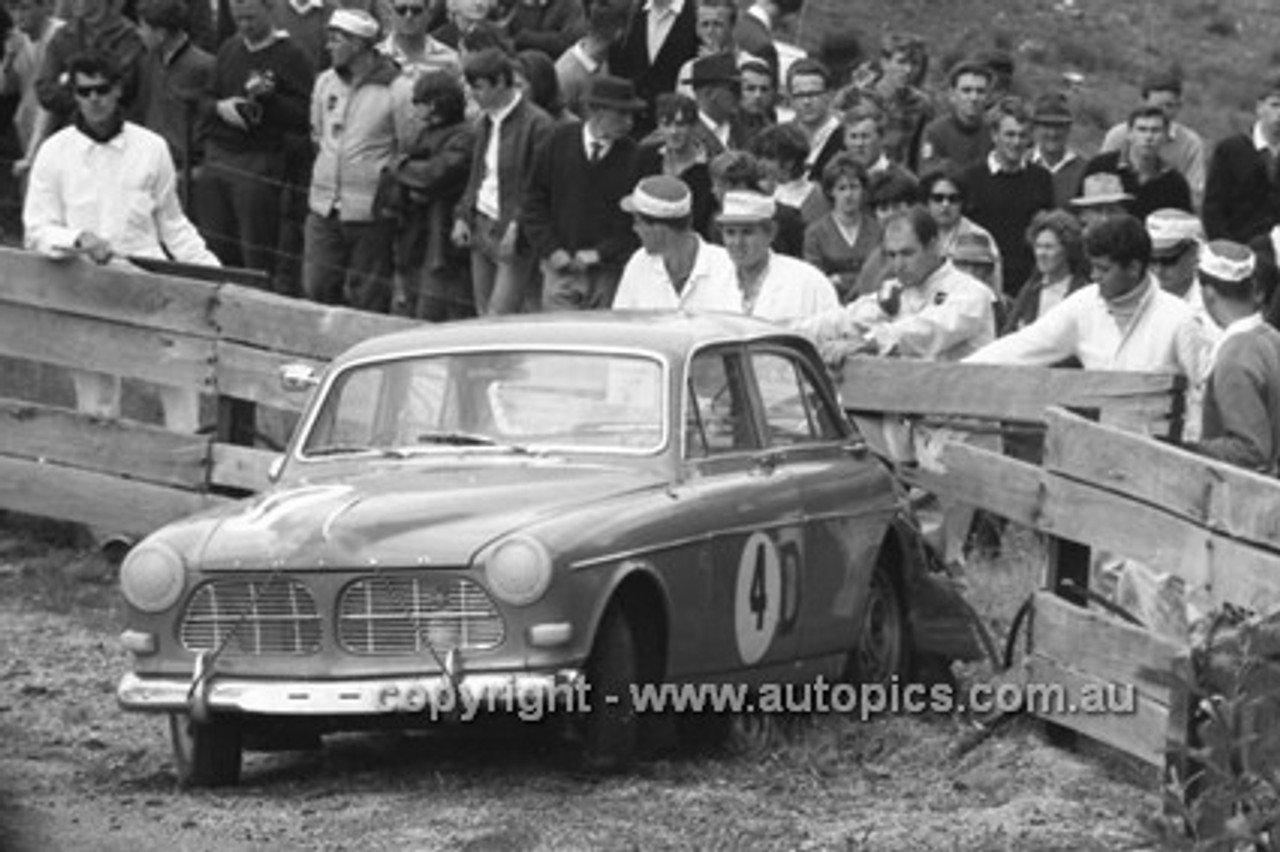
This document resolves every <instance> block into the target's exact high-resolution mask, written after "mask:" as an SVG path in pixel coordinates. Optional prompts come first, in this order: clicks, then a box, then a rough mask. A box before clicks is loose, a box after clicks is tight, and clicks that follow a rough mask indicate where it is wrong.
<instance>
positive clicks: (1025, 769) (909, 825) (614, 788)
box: [0, 516, 1159, 852]
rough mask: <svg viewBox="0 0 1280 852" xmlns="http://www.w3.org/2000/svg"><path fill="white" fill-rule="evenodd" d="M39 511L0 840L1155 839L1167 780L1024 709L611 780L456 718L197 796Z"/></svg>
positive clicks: (994, 596) (986, 580) (656, 844)
mask: <svg viewBox="0 0 1280 852" xmlns="http://www.w3.org/2000/svg"><path fill="white" fill-rule="evenodd" d="M41 526H42V525H33V524H31V523H29V522H23V523H19V522H16V521H15V520H14V518H13V517H12V516H10V517H9V518H8V519H7V520H5V519H0V850H3V852H47V850H93V852H114V850H121V852H124V850H130V852H132V850H150V849H165V850H174V852H178V851H179V850H192V852H194V850H211V851H212V850H218V852H239V851H240V850H245V852H248V850H261V849H268V848H269V849H272V850H275V852H285V850H335V852H336V850H348V849H350V850H361V852H375V850H384V849H385V850H397V852H400V850H430V849H465V850H537V849H555V850H561V849H599V848H609V849H615V848H617V849H684V848H698V849H730V848H732V849H786V850H797V849H805V850H808V849H822V850H825V849H844V850H855V849H856V850H862V849H867V850H870V849H875V850H882V849H887V850H894V849H904V850H907V849H910V850H931V849H937V850H960V849H973V850H998V849H1016V850H1039V849H1062V850H1089V849H1098V850H1104V849H1106V850H1111V849H1154V848H1159V843H1158V841H1157V840H1156V835H1155V834H1154V833H1153V831H1152V830H1151V828H1150V826H1151V820H1152V818H1153V817H1154V816H1155V814H1156V813H1157V812H1158V809H1159V799H1158V796H1157V793H1156V789H1157V779H1156V777H1155V775H1154V774H1153V773H1152V772H1151V771H1149V770H1146V769H1143V768H1141V767H1138V766H1135V765H1133V764H1131V763H1128V762H1127V761H1125V760H1124V759H1121V758H1118V757H1117V756H1115V755H1114V754H1113V753H1111V752H1109V751H1107V750H1105V749H1103V748H1101V747H1088V746H1086V747H1085V748H1084V749H1083V750H1081V751H1077V752H1068V751H1063V750H1060V749H1057V748H1055V747H1052V746H1050V745H1049V744H1048V743H1047V742H1046V741H1045V739H1044V736H1043V733H1042V731H1041V729H1040V727H1039V726H1038V725H1036V724H1034V723H1032V722H1031V721H1030V720H1026V719H1020V720H1015V721H1013V722H1011V723H1009V724H1007V725H1006V726H1004V727H1002V728H1001V729H1000V730H999V731H998V732H997V733H996V735H994V736H993V737H991V738H989V739H986V740H985V741H983V742H981V744H979V745H978V746H976V747H975V748H972V749H971V750H969V751H968V752H967V753H965V754H963V755H959V756H957V751H958V748H959V746H960V745H961V744H962V743H965V742H967V741H968V739H967V738H968V737H970V736H971V735H972V732H973V730H974V728H973V724H972V722H970V721H968V720H965V719H963V718H958V717H939V716H933V717H919V718H907V717H885V718H881V719H878V720H876V721H873V722H869V723H859V722H857V721H856V720H853V719H849V718H842V717H836V716H827V717H805V718H799V719H790V720H787V721H786V722H782V723H772V722H762V721H760V720H750V721H747V722H743V723H740V724H739V725H738V728H737V730H736V731H735V735H734V738H733V742H732V745H731V747H730V748H729V749H728V750H726V751H725V752H723V753H720V754H716V755H701V756H692V755H689V756H685V755H680V756H675V757H672V758H668V759H661V760H653V761H649V762H646V763H643V764H641V765H639V766H638V767H637V768H635V769H634V770H632V771H631V772H629V773H627V774H623V775H620V776H614V777H607V778H595V777H585V776H582V775H578V774H575V773H573V772H572V771H570V770H569V769H567V768H566V764H565V763H564V762H563V761H562V760H561V759H560V757H559V754H560V751H559V750H558V749H557V748H556V745H557V743H556V742H555V740H554V739H553V738H552V737H550V736H549V735H548V734H547V732H545V731H543V730H541V729H538V728H535V727H531V726H527V725H523V724H521V723H518V722H514V721H512V722H510V723H507V724H489V725H486V726H463V725H455V726H452V727H450V728H447V729H442V730H439V731H437V732H433V733H431V734H425V735H393V734H376V735H350V736H344V737H341V738H330V739H326V742H325V747H324V749H323V750H321V751H317V752H290V753H279V754H252V753H251V754H249V755H248V756H247V758H246V767H245V776H244V782H243V784H242V785H241V786H240V787H238V788H236V789H233V790H228V791H215V792H205V791H201V792H186V791H182V790H179V789H178V786H177V782H176V778H175V774H174V769H173V764H172V761H171V759H170V754H169V746H168V740H167V733H166V729H165V725H164V722H163V720H162V719H160V718H150V717H140V716H135V715H129V714H125V713H123V712H121V711H120V710H119V709H118V708H117V707H116V704H115V699H114V688H115V685H116V682H117V680H118V678H119V676H120V674H121V673H122V672H123V671H125V669H126V667H127V664H128V661H127V658H126V655H125V654H124V653H123V652H122V651H121V650H120V649H119V647H118V645H117V642H116V636H117V633H118V629H119V628H118V623H117V619H116V615H115V612H114V609H115V606H116V599H115V591H114V588H113V587H112V585H111V584H110V583H102V582H87V581H85V580H83V579H75V578H72V577H71V576H69V574H68V571H67V570H66V569H67V566H68V565H69V564H71V563H72V562H73V561H74V560H75V558H76V557H77V555H78V552H77V551H76V550H75V549H74V548H72V547H70V546H68V544H67V542H66V540H65V538H64V537H60V535H59V534H57V532H56V531H55V532H54V533H52V534H51V533H50V531H49V529H46V528H39V527H41ZM33 527H36V528H33ZM1015 556H1016V558H1007V559H1005V560H1003V561H997V562H996V563H992V565H991V566H989V567H988V568H987V570H985V571H984V572H983V576H982V577H975V578H974V580H973V583H974V584H975V586H977V587H980V588H977V589H975V592H976V597H977V598H978V599H979V602H980V603H981V606H982V607H984V608H985V609H986V611H988V612H989V613H991V615H990V617H991V619H992V621H993V626H994V627H995V628H996V630H997V632H998V631H999V628H1000V620H1001V618H1003V617H1004V615H1002V614H1001V613H1000V612H996V609H997V608H999V607H993V605H992V601H997V602H999V601H1013V600H1014V598H1015V597H1016V593H1015V590H1016V589H1017V588H1018V587H1021V586H1024V585H1026V584H1027V583H1028V582H1031V581H1030V580H1029V579H1028V578H1027V574H1028V569H1027V567H1026V565H1025V564H1024V565H1019V564H1017V563H1018V562H1019V561H1022V562H1025V559H1023V558H1022V557H1020V556H1017V555H1016V554H1015ZM984 597H985V600H983V598H984ZM1015 605H1016V602H1015Z"/></svg>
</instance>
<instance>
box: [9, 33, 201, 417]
mask: <svg viewBox="0 0 1280 852" xmlns="http://www.w3.org/2000/svg"><path fill="white" fill-rule="evenodd" d="M69 68H70V75H71V77H70V80H71V90H72V93H73V97H74V99H75V103H76V114H75V118H74V124H73V125H72V126H70V127H65V128H63V129H62V130H60V131H58V132H57V133H55V134H54V135H53V136H51V137H49V139H48V140H47V141H46V142H45V143H44V144H43V145H42V146H40V150H39V151H38V152H37V153H36V159H35V162H34V164H33V165H32V168H31V178H30V184H29V187H28V190H27V197H26V204H25V206H24V208H23V213H22V220H23V227H24V230H25V232H26V245H27V248H29V249H34V250H35V251H39V252H43V253H44V254H47V255H50V256H53V257H62V258H70V257H74V256H76V255H79V256H81V257H85V258H88V259H89V260H91V261H93V262H94V263H97V264H108V263H111V262H113V261H116V260H117V259H120V260H123V259H126V258H128V257H129V256H130V255H138V256H142V257H149V258H165V257H166V256H168V257H173V258H174V259H176V260H179V261H183V262H187V263H199V264H206V265H210V266H217V265H218V259H217V258H216V257H215V256H214V255H213V254H212V253H211V252H210V251H209V249H208V248H206V247H205V244H204V240H202V239H201V238H200V234H199V233H198V232H197V231H196V229H195V227H194V226H193V225H192V224H191V222H190V221H188V220H187V217H186V216H185V215H183V212H182V207H181V205H180V204H179V203H178V193H177V175H176V172H175V169H174V166H173V159H172V157H170V155H169V148H168V145H167V144H166V143H165V141H164V138H163V137H161V136H159V135H158V134H156V133H153V132H151V131H150V130H147V129H146V128H144V127H139V126H138V125H136V124H134V123H132V122H128V121H125V120H124V117H123V116H122V115H121V112H120V96H121V87H120V78H119V76H118V74H117V71H116V69H115V66H114V65H113V64H112V63H111V61H110V60H109V59H107V58H106V57H105V56H103V55H101V54H84V55H81V56H79V57H76V58H75V59H73V60H72V61H71V63H70V65H69ZM72 379H73V381H74V383H75V389H76V405H77V407H78V408H79V409H80V410H81V411H85V412H88V413H91V414H96V415H99V416H102V417H111V418H117V417H119V416H120V380H119V379H118V378H116V377H115V376H111V375H107V374H103V373H95V372H88V371H80V370H77V371H74V372H73V373H72ZM160 399H161V403H162V404H163V406H164V415H165V423H166V425H167V426H168V427H169V428H170V429H172V430H174V431H183V432H194V431H195V430H196V428H197V427H198V425H199V424H198V418H199V406H198V402H199V400H198V397H197V396H196V394H195V393H194V392H193V391H190V390H184V389H180V388H161V389H160Z"/></svg>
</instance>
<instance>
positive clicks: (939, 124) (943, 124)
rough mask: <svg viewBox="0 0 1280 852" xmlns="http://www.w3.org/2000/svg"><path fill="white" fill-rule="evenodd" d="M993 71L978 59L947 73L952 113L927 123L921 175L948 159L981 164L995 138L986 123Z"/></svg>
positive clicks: (961, 165) (922, 141)
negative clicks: (984, 115)
mask: <svg viewBox="0 0 1280 852" xmlns="http://www.w3.org/2000/svg"><path fill="white" fill-rule="evenodd" d="M994 77H995V75H994V72H993V71H992V70H991V68H989V67H988V66H986V65H983V64H981V63H977V62H962V63H960V64H959V65H957V66H956V67H955V68H952V69H951V73H950V74H949V75H947V81H948V83H949V84H950V87H951V90H950V100H951V112H950V113H949V114H947V115H944V116H940V117H938V118H935V119H934V120H933V121H931V122H929V123H928V124H927V125H925V128H924V132H923V133H922V134H921V139H920V156H919V157H918V158H917V160H918V162H919V163H920V174H924V173H926V172H930V171H933V170H934V169H936V168H938V166H939V165H941V164H942V161H943V160H947V161H949V162H950V163H951V164H952V165H955V166H956V167H957V168H966V167H968V166H970V165H972V164H973V163H980V162H982V161H983V159H985V158H986V156H987V154H988V153H989V152H990V151H991V145H992V138H991V134H990V133H989V132H988V131H987V128H986V126H985V125H984V123H983V111H984V110H985V109H986V108H987V97H988V95H989V94H990V92H991V87H992V81H993V80H994Z"/></svg>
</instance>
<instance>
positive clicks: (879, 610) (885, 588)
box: [847, 558, 912, 685]
mask: <svg viewBox="0 0 1280 852" xmlns="http://www.w3.org/2000/svg"><path fill="white" fill-rule="evenodd" d="M866 610H867V611H866V616H865V617H864V618H863V621H862V633H861V635H860V636H859V637H858V643H857V645H856V646H855V647H854V649H853V650H852V651H850V653H849V661H848V666H847V670H848V679H849V680H851V681H853V682H854V683H879V684H886V685H887V684H889V683H890V682H892V681H893V680H894V679H895V678H897V679H899V680H901V679H904V678H906V677H908V676H909V675H910V673H911V657H912V649H911V630H910V627H909V626H908V624H907V610H906V607H905V606H904V605H903V600H902V594H901V592H900V590H899V588H898V584H897V583H896V582H895V581H894V578H893V575H892V574H890V572H889V569H888V567H887V566H886V565H885V564H884V560H883V558H882V559H880V560H878V561H877V562H876V567H875V570H874V571H873V572H872V574H871V583H870V584H869V585H868V586H867V606H866Z"/></svg>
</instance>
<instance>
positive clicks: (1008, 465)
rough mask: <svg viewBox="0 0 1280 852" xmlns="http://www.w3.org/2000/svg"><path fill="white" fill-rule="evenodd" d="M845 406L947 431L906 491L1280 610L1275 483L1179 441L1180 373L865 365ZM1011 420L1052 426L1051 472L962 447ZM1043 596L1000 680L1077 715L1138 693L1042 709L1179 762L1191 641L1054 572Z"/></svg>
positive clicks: (1047, 445) (1048, 432)
mask: <svg viewBox="0 0 1280 852" xmlns="http://www.w3.org/2000/svg"><path fill="white" fill-rule="evenodd" d="M842 396H843V399H844V401H845V406H846V407H847V408H848V409H850V410H851V411H852V412H853V413H855V414H856V415H859V416H860V417H861V418H862V419H863V421H864V422H868V423H870V424H871V426H872V428H878V427H879V426H883V425H884V424H891V425H892V426H893V428H896V429H897V431H898V432H899V433H903V432H904V430H903V428H902V426H901V425H900V424H902V423H904V422H905V423H906V424H916V425H917V426H918V424H933V425H934V426H937V425H940V424H941V425H946V426H947V428H948V430H949V431H947V432H944V433H940V434H942V438H941V439H939V440H938V441H935V445H934V446H932V447H930V449H929V451H928V452H927V453H918V454H916V453H911V452H908V453H905V454H904V455H902V456H900V457H899V461H900V464H899V466H898V468H899V473H900V474H901V476H902V477H903V478H904V479H905V480H906V481H907V482H909V483H911V484H914V485H917V486H920V487H922V488H924V489H926V490H929V491H932V492H934V493H937V494H941V495H944V496H946V497H949V498H951V499H953V500H957V501H961V502H964V503H969V504H971V505H974V506H978V507H981V508H983V509H985V510H987V511H990V512H993V513H995V514H998V515H1001V516H1003V517H1006V518H1009V519H1011V520H1013V521H1016V522H1017V523H1020V524H1023V525H1025V526H1028V527H1031V528H1033V529H1036V530H1039V531H1041V532H1043V533H1046V534H1048V535H1050V536H1052V537H1054V539H1055V541H1065V542H1075V543H1078V544H1079V545H1086V546H1088V547H1090V548H1099V549H1103V550H1106V551H1108V552H1111V553H1114V554H1116V555H1118V556H1121V557H1126V558H1129V559H1134V560H1138V561H1140V562H1142V563H1144V564H1146V565H1148V566H1150V567H1152V568H1154V569H1156V570H1159V571H1164V572H1168V573H1170V574H1173V575H1175V576H1177V577H1179V578H1181V579H1182V580H1183V582H1184V583H1185V588H1186V597H1187V599H1188V600H1192V601H1194V602H1195V603H1196V604H1198V605H1199V606H1201V607H1202V608H1206V609H1208V608H1213V607H1220V606H1221V605H1223V604H1225V603H1231V604H1235V605H1238V606H1243V607H1246V608H1249V609H1253V610H1256V611H1267V610H1270V609H1272V608H1274V607H1276V606H1277V605H1280V511H1277V509H1278V508H1280V482H1277V481H1276V480H1275V479H1272V478H1269V477H1264V476H1259V475H1257V474H1254V473H1251V472H1249V471H1245V470H1241V469H1239V468H1235V467H1232V466H1230V465H1226V464H1223V463H1221V462H1217V461H1213V460H1211V459H1207V458H1204V457H1202V456H1197V455H1194V454H1192V453H1190V452H1187V451H1186V450H1183V449H1181V448H1179V447H1178V446H1176V445H1174V444H1172V443H1170V442H1169V440H1170V439H1176V438H1177V437H1178V436H1179V434H1180V430H1181V417H1182V408H1183V406H1182V399H1181V397H1182V383H1181V381H1180V380H1179V379H1178V378H1177V377H1174V376H1169V375H1159V374H1132V373H1107V372H1085V371H1082V370H1055V369H1041V368H1025V367H1001V366H990V365H982V366H979V365H963V364H931V363H921V362H906V361H899V360H883V359H881V360H855V361H853V362H851V363H850V364H848V365H847V366H846V369H845V373H844V376H843V381H842ZM1068 407H1069V408H1071V409H1072V411H1068V410H1067V408H1068ZM1073 412H1074V413H1073ZM1080 413H1087V414H1088V415H1089V418H1086V417H1082V416H1080ZM868 418H869V419H868ZM1090 418H1092V419H1090ZM1010 421H1014V422H1021V423H1031V424H1035V426H1036V427H1037V428H1039V429H1042V430H1043V439H1044V442H1043V462H1042V464H1032V463H1029V462H1027V461H1023V460H1019V459H1017V458H1012V457H1009V456H1006V455H1004V454H1002V453H1001V452H999V451H997V450H996V449H993V448H990V447H988V448H984V447H983V446H978V445H975V443H973V442H968V441H966V435H965V430H966V428H973V429H975V431H992V430H993V429H994V430H997V431H998V429H999V427H1000V426H1001V425H1002V424H1007V423H1008V422H1010ZM908 434H910V433H909V431H908ZM948 436H950V437H948ZM1152 436H1157V437H1158V438H1160V440H1158V439H1157V437H1152ZM988 443H990V442H988ZM899 444H900V445H901V444H907V445H908V447H910V446H912V445H913V444H912V442H911V441H909V440H903V439H902V438H901V437H900V438H899ZM904 459H905V462H904V461H903V460H904ZM1063 549H1064V550H1065V547H1064V548H1063ZM1077 552H1079V553H1083V555H1084V556H1085V557H1086V558H1087V555H1088V551H1087V549H1085V550H1080V551H1077ZM1052 567H1055V566H1051V568H1052ZM1056 567H1057V568H1058V569H1059V570H1060V569H1061V566H1056ZM1087 576H1088V575H1087V572H1084V573H1083V577H1086V578H1087ZM1080 577H1081V574H1079V573H1077V575H1076V577H1075V578H1074V579H1076V580H1077V582H1078V581H1079V578H1080ZM1048 585H1049V588H1046V589H1045V590H1043V591H1041V592H1039V593H1037V594H1036V595H1035V597H1034V599H1033V607H1032V611H1031V618H1030V626H1029V629H1028V635H1027V637H1026V654H1025V657H1024V659H1023V661H1022V663H1021V664H1020V666H1019V668H1018V669H1017V670H1016V671H1013V672H1009V673H1006V674H1005V675H1004V677H1005V678H1006V679H1009V680H1013V681H1015V682H1018V683H1020V684H1022V685H1025V686H1042V685H1046V684H1047V685H1058V686H1060V687H1065V689H1066V692H1067V695H1068V697H1069V699H1070V701H1073V702H1076V703H1077V705H1078V703H1079V701H1080V697H1081V694H1082V690H1083V688H1084V687H1085V686H1095V687H1096V686H1102V685H1107V684H1110V685H1113V686H1121V687H1132V688H1133V689H1134V692H1135V696H1136V700H1135V704H1134V708H1133V712H1132V713H1125V714H1118V713H1112V714H1085V713H1065V712H1054V711H1053V710H1051V709H1048V710H1046V709H1045V708H1035V710H1036V712H1037V713H1038V715H1041V716H1044V717H1045V718H1047V719H1050V720H1052V721H1053V722H1055V723H1057V724H1059V725H1062V726H1065V727H1067V728H1071V729H1073V730H1076V731H1079V732H1081V733H1083V734H1085V735H1087V736H1090V737H1093V738H1096V739H1098V740H1101V741H1103V742H1106V743H1108V744H1110V745H1112V746H1114V747H1116V748H1118V749H1120V750H1122V751H1125V752H1127V753H1130V754H1133V755H1135V756H1137V757H1139V758H1141V759H1143V760H1145V761H1148V762H1150V763H1153V764H1156V765H1164V764H1167V763H1178V762H1180V758H1181V754H1177V753H1175V752H1180V751H1181V749H1182V747H1183V744H1184V743H1185V742H1186V740H1187V734H1188V731H1187V725H1188V719H1189V716H1190V714H1189V712H1188V701H1189V695H1188V694H1187V691H1186V690H1185V689H1179V688H1177V687H1176V686H1175V684H1177V683H1178V676H1185V673H1186V672H1187V671H1189V666H1188V665H1187V662H1186V661H1187V657H1188V653H1189V648H1188V643H1187V641H1186V640H1182V641H1178V640H1175V639H1173V638H1170V637H1168V636H1164V635H1158V634H1157V633H1155V632H1153V631H1151V630H1149V629H1146V628H1144V627H1137V626H1134V625H1132V624H1128V623H1125V622H1123V621H1121V620H1119V619H1118V618H1116V617H1114V616H1112V615H1110V614H1104V613H1103V612H1101V611H1100V610H1098V609H1092V608H1088V607H1086V606H1082V605H1080V604H1079V602H1072V601H1070V600H1067V599H1064V597H1063V596H1061V595H1060V594H1058V593H1055V592H1056V591H1059V590H1058V589H1057V588H1056V582H1055V578H1054V577H1052V576H1051V577H1050V578H1049V584H1048ZM1175 672H1177V673H1178V676H1175Z"/></svg>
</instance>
